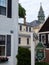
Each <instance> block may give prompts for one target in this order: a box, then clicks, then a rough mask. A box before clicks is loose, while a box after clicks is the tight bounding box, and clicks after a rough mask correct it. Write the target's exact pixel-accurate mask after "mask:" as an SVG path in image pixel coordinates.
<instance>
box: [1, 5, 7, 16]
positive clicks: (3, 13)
mask: <svg viewBox="0 0 49 65" xmlns="http://www.w3.org/2000/svg"><path fill="white" fill-rule="evenodd" d="M0 14H2V15H6V7H2V6H0Z"/></svg>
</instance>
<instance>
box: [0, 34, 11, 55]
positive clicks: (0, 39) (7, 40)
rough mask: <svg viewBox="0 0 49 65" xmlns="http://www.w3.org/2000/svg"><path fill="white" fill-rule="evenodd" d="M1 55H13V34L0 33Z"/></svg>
mask: <svg viewBox="0 0 49 65" xmlns="http://www.w3.org/2000/svg"><path fill="white" fill-rule="evenodd" d="M0 56H11V35H0Z"/></svg>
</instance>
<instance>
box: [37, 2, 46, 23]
mask: <svg viewBox="0 0 49 65" xmlns="http://www.w3.org/2000/svg"><path fill="white" fill-rule="evenodd" d="M38 21H39V22H41V23H43V22H44V21H45V15H44V11H43V8H42V3H41V2H40V10H39V12H38Z"/></svg>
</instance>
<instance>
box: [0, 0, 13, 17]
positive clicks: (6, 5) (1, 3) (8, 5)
mask: <svg viewBox="0 0 49 65" xmlns="http://www.w3.org/2000/svg"><path fill="white" fill-rule="evenodd" d="M6 12H7V13H6ZM0 14H1V15H5V16H6V15H7V17H8V18H11V17H12V0H0Z"/></svg>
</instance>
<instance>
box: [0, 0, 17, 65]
mask: <svg viewBox="0 0 49 65" xmlns="http://www.w3.org/2000/svg"><path fill="white" fill-rule="evenodd" d="M17 50H18V0H0V65H16V63H17V60H16V54H17Z"/></svg>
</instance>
